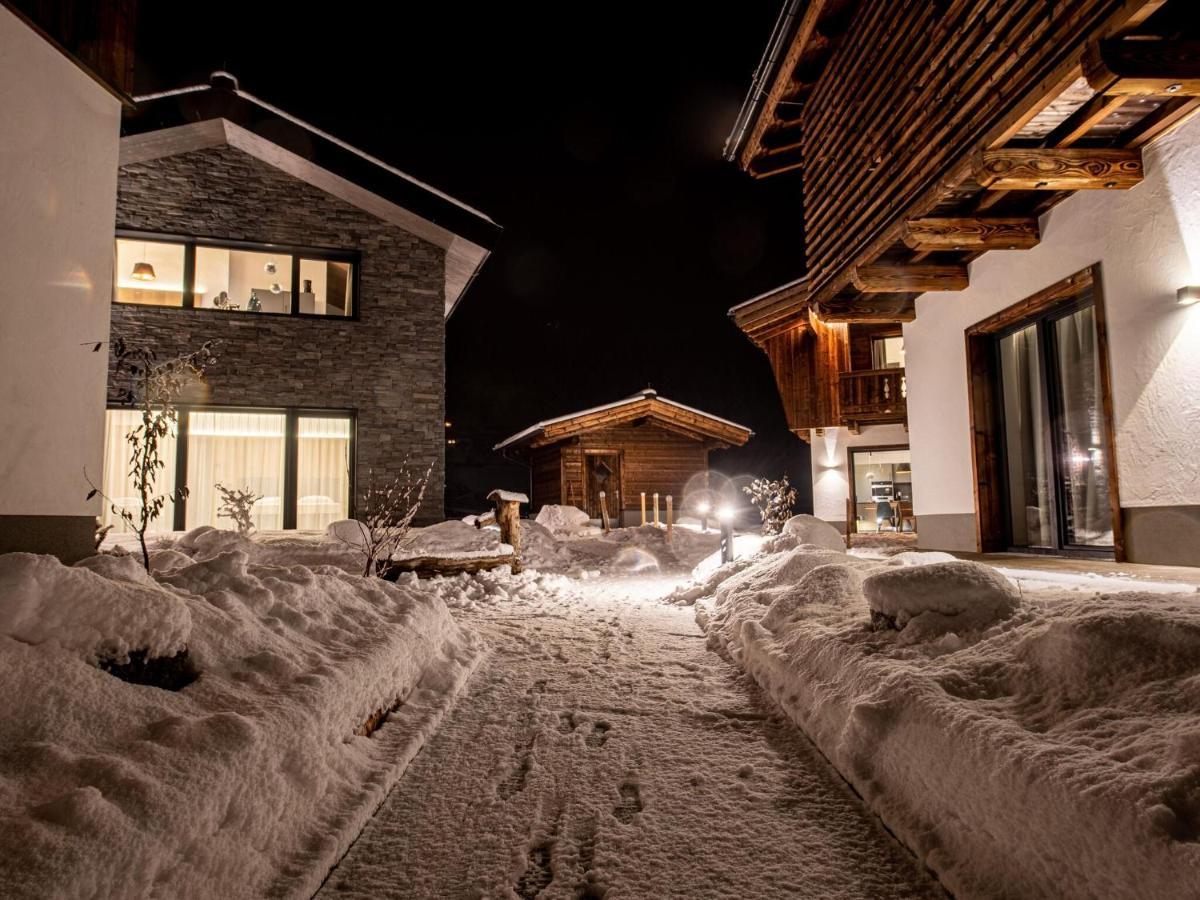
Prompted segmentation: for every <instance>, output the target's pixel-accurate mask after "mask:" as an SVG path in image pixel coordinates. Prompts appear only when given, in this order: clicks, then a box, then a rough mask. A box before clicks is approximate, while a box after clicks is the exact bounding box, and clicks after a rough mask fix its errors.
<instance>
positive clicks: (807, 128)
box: [802, 0, 1129, 295]
mask: <svg viewBox="0 0 1200 900" xmlns="http://www.w3.org/2000/svg"><path fill="white" fill-rule="evenodd" d="M1128 5H1129V4H1128V3H1124V2H1121V0H1060V2H1054V3H1048V2H1046V0H943V2H929V0H864V2H862V3H861V4H859V6H858V9H857V10H856V11H855V13H854V15H853V18H852V19H851V21H850V23H849V25H848V29H847V32H846V34H845V38H844V40H842V41H841V42H840V43H839V45H838V46H837V49H836V50H835V51H834V53H833V56H832V57H831V58H830V60H829V64H828V65H827V66H825V67H824V69H823V70H822V72H821V74H820V76H819V77H818V79H817V81H816V83H815V84H814V85H813V86H812V89H811V93H810V94H809V96H808V98H807V102H806V110H807V114H806V118H805V123H804V129H803V138H802V141H803V155H804V160H805V226H806V227H805V231H806V240H807V247H806V254H807V259H808V265H809V279H810V283H811V284H812V286H813V293H814V294H816V293H818V292H821V293H822V295H824V293H825V292H824V291H823V290H822V289H823V288H824V287H825V283H826V282H827V281H828V280H829V279H831V278H834V277H838V278H842V277H845V275H846V273H847V272H848V269H849V266H851V265H852V264H853V262H854V261H855V259H856V258H857V257H858V255H859V254H860V253H862V252H863V251H864V250H865V249H866V248H867V247H868V246H869V245H870V244H871V243H872V242H873V241H874V240H876V239H877V238H879V237H880V235H881V233H882V232H883V231H884V230H885V229H886V228H887V227H888V226H889V225H890V223H891V222H892V220H893V219H894V217H895V216H896V215H899V214H901V213H902V212H903V210H905V209H906V208H907V207H909V206H911V205H912V204H913V203H914V202H916V201H917V200H918V198H919V197H920V196H921V195H922V194H923V193H924V192H926V191H927V190H928V189H930V188H931V187H933V186H934V184H935V183H936V181H937V179H938V178H939V176H941V175H942V174H943V173H944V172H945V171H946V170H947V169H948V168H949V167H950V166H952V165H953V164H954V163H955V161H957V160H958V159H960V158H961V157H963V156H964V155H965V154H967V153H970V152H971V151H973V150H975V149H977V148H978V147H979V146H980V145H981V144H983V143H986V141H987V140H989V139H990V138H992V137H994V136H993V135H992V134H991V133H990V132H991V130H994V129H995V128H996V127H997V124H998V123H1000V122H1001V121H1002V120H1003V117H1004V116H1005V115H1006V114H1008V112H1009V111H1010V110H1012V109H1014V108H1017V107H1019V106H1020V102H1021V100H1022V99H1023V98H1026V97H1027V95H1029V94H1031V93H1033V92H1035V91H1036V90H1037V88H1038V87H1039V85H1040V84H1041V83H1042V82H1043V81H1044V80H1045V79H1047V78H1048V77H1050V76H1051V75H1052V74H1053V73H1054V72H1055V71H1056V70H1057V69H1058V68H1059V67H1061V66H1063V65H1064V64H1066V63H1069V62H1070V61H1072V60H1075V61H1077V60H1078V59H1079V57H1080V56H1081V55H1082V52H1083V47H1084V45H1085V44H1086V43H1087V41H1088V40H1089V39H1091V38H1093V37H1096V36H1099V35H1100V34H1101V33H1102V31H1103V29H1104V27H1105V26H1106V23H1108V22H1109V20H1110V19H1112V17H1113V16H1115V15H1117V14H1118V13H1119V12H1120V11H1121V9H1122V8H1123V7H1125V6H1128Z"/></svg>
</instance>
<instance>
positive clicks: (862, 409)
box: [839, 369, 908, 430]
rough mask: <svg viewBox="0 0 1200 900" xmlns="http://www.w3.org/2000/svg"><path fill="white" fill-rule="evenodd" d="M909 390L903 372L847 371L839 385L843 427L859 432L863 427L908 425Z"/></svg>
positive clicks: (842, 375) (882, 370)
mask: <svg viewBox="0 0 1200 900" xmlns="http://www.w3.org/2000/svg"><path fill="white" fill-rule="evenodd" d="M906 390H907V388H906V385H905V382H904V370H903V369H869V370H866V371H861V372H843V373H842V374H841V376H840V384H839V399H840V401H841V418H842V425H844V426H846V427H847V428H850V429H852V430H856V429H857V428H858V427H859V426H861V425H882V424H886V423H889V422H907V421H908V401H907V400H906V399H905V397H906Z"/></svg>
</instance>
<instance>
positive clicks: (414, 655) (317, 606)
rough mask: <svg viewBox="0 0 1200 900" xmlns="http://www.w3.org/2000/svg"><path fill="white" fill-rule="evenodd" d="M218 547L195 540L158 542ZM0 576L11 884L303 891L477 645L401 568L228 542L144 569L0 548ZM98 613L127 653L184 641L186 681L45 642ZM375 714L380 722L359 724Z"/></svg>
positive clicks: (5, 829)
mask: <svg viewBox="0 0 1200 900" xmlns="http://www.w3.org/2000/svg"><path fill="white" fill-rule="evenodd" d="M226 534H228V533H226ZM206 535H207V536H206ZM235 537H236V536H235ZM219 542H227V539H226V538H221V539H220V541H218V539H217V538H216V537H214V536H212V535H210V534H209V533H207V532H206V533H204V534H199V535H192V536H191V538H190V539H189V540H188V541H187V542H186V544H187V547H185V548H184V549H179V550H176V551H175V552H177V553H179V554H180V556H183V557H185V558H189V559H190V557H189V556H188V552H187V551H190V552H191V553H197V554H199V553H202V552H204V547H207V549H208V550H210V551H211V550H212V549H213V546H212V545H213V544H215V543H219ZM202 545H203V546H202ZM108 559H113V558H111V557H110V558H108ZM173 562H174V563H179V562H180V560H179V559H177V558H175V559H173ZM0 571H2V572H3V573H4V582H3V584H4V590H3V602H2V603H0V609H3V611H4V612H3V615H4V616H5V620H6V622H7V623H8V625H6V627H5V629H4V634H3V635H0V658H3V659H4V665H3V666H0V748H3V749H2V751H0V884H3V885H4V894H5V896H7V897H44V896H56V897H99V896H114V897H115V896H122V897H135V896H136V897H142V896H161V897H205V898H208V897H260V896H305V897H307V896H310V895H311V894H312V893H313V891H314V890H315V889H316V887H317V886H318V885H319V884H320V881H321V879H322V878H323V877H324V875H325V873H326V872H327V871H328V869H329V867H330V866H331V865H332V864H333V863H334V862H335V861H336V860H337V859H338V858H339V857H340V855H341V853H343V852H344V851H345V849H346V847H347V846H348V845H349V842H350V841H351V840H352V839H353V838H354V836H356V835H357V834H358V832H359V830H360V829H361V827H362V825H363V824H364V823H365V821H366V819H367V818H368V817H369V815H370V814H371V813H372V811H373V810H374V809H375V807H376V806H377V805H378V803H379V802H380V801H381V800H382V799H383V797H384V796H385V795H386V793H387V791H388V789H389V788H390V787H391V785H392V784H393V783H394V782H395V781H396V779H397V778H398V777H399V775H400V774H401V773H402V772H403V770H404V768H405V766H406V765H407V763H408V761H409V760H410V759H411V758H412V757H413V755H414V754H415V753H416V752H417V751H418V750H419V749H420V747H421V745H422V743H423V742H424V740H425V739H426V738H427V736H428V735H429V734H430V733H431V731H432V730H433V729H434V728H435V727H436V725H437V723H438V721H439V719H440V717H441V715H442V714H443V712H444V711H445V709H446V708H447V706H448V704H449V703H450V702H451V701H452V699H453V697H454V696H455V695H456V693H457V692H458V690H459V688H460V687H461V685H462V683H463V682H464V680H465V679H466V677H467V675H468V674H469V673H470V671H471V669H472V667H473V666H474V665H475V664H476V662H477V660H478V658H479V654H480V647H479V644H478V643H477V641H476V640H475V639H474V638H472V637H471V636H470V635H468V634H466V633H464V632H463V631H462V630H461V629H460V628H459V627H458V626H457V625H455V623H454V621H453V620H452V619H451V616H450V613H449V610H448V609H447V606H446V604H445V602H444V601H443V600H442V599H441V598H440V597H438V596H437V594H436V593H435V592H432V591H429V590H426V589H425V588H424V587H423V585H422V584H421V583H418V582H416V581H415V579H413V580H408V581H406V582H405V583H403V584H399V585H393V584H390V583H387V582H385V581H382V580H379V579H363V578H359V577H356V576H353V575H350V574H348V573H346V572H343V571H341V570H339V569H337V568H335V567H321V568H318V569H316V570H313V569H309V568H305V567H301V566H272V565H260V564H257V563H256V562H254V561H253V560H252V559H251V557H250V555H249V554H248V553H247V552H245V551H244V550H242V549H233V550H228V551H224V552H217V553H215V555H213V556H212V557H211V558H207V559H200V560H192V561H190V562H189V563H188V564H183V565H173V566H171V567H170V569H169V572H168V573H167V574H163V575H161V576H159V578H158V580H157V583H149V582H146V583H137V582H136V581H133V580H129V579H128V578H125V577H119V576H124V575H127V574H128V572H127V571H126V570H125V569H124V567H123V564H121V563H119V562H118V563H113V562H109V561H107V560H105V561H90V562H88V563H87V564H86V565H85V566H83V567H79V568H67V567H64V566H61V565H60V564H59V563H58V562H57V561H55V560H53V559H51V558H48V557H28V556H24V555H16V556H15V557H13V556H5V557H0ZM101 573H106V574H108V575H110V576H111V577H104V576H103V575H102V574H101ZM151 604H154V605H153V607H151ZM151 608H153V610H154V613H155V614H154V615H153V616H150V615H149V612H148V610H150V609H151ZM13 610H17V612H16V613H14V612H13ZM123 617H124V618H123ZM130 617H133V618H130ZM30 619H32V620H36V622H37V628H38V629H41V630H40V631H30V627H29V626H25V625H21V624H20V623H22V622H25V621H27V620H30ZM97 621H101V622H103V623H104V627H103V628H100V627H94V623H95V622H97ZM164 621H165V622H167V623H170V624H171V628H167V627H166V626H165V625H164ZM188 621H190V631H186V630H185V629H184V623H186V622H188ZM14 623H15V624H14ZM115 623H119V625H120V628H121V629H124V631H123V632H122V634H123V636H124V640H125V644H126V645H128V646H131V647H132V646H135V645H137V644H139V643H143V642H144V641H145V640H147V639H148V637H149V638H153V639H154V640H155V641H157V642H158V643H159V645H160V648H161V649H169V648H170V647H173V646H175V645H177V644H178V643H180V642H182V641H183V640H184V639H186V643H187V646H188V651H189V657H190V659H191V660H192V661H193V662H194V663H195V664H196V667H197V668H198V670H199V673H200V675H199V678H198V679H197V680H196V681H194V682H193V683H191V684H190V685H188V686H187V687H185V688H184V689H183V690H181V691H179V692H176V693H172V692H168V691H163V690H159V689H157V688H152V687H145V686H135V685H131V684H127V683H125V682H122V681H119V680H117V679H116V678H114V677H112V676H111V675H108V674H106V673H104V672H102V671H101V670H99V669H97V668H95V667H94V666H92V665H89V664H88V663H87V662H86V661H85V659H84V655H85V654H84V652H83V648H82V646H81V645H80V646H76V645H75V641H74V640H73V639H72V640H71V641H70V642H64V640H63V637H62V635H63V634H67V635H75V634H81V635H87V634H91V633H92V631H95V632H96V633H98V634H108V633H110V632H112V631H113V630H114V628H117V624H115ZM14 634H16V635H17V636H16V637H14V636H13V635H14ZM382 709H392V712H391V713H390V714H389V715H388V719H387V722H386V724H384V725H383V727H382V728H380V729H379V730H378V731H377V732H375V734H374V735H373V736H372V737H362V736H356V732H357V731H359V729H360V728H361V727H362V726H363V725H364V723H365V722H366V721H367V720H368V718H369V717H371V716H372V715H373V714H375V713H377V712H379V711H380V710H382Z"/></svg>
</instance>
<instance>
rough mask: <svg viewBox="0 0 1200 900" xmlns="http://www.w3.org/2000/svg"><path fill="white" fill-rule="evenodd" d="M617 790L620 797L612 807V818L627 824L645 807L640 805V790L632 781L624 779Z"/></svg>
mask: <svg viewBox="0 0 1200 900" xmlns="http://www.w3.org/2000/svg"><path fill="white" fill-rule="evenodd" d="M617 792H618V793H619V794H620V795H621V799H620V801H619V802H618V803H617V805H616V806H614V807H613V818H614V819H616V820H617V821H618V822H620V823H622V824H623V825H628V824H629V823H630V822H632V821H633V817H634V816H636V815H637V814H638V813H640V812H641V811H642V810H643V809H645V807H644V806H643V805H642V792H641V791H640V790H639V789H638V786H637V785H636V784H634V783H633V782H632V781H626V782H625V783H624V784H622V785H621V786H620V787H619V788H618V789H617Z"/></svg>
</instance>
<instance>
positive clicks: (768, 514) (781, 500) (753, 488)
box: [742, 475, 796, 534]
mask: <svg viewBox="0 0 1200 900" xmlns="http://www.w3.org/2000/svg"><path fill="white" fill-rule="evenodd" d="M742 490H743V491H745V492H746V493H747V494H749V495H750V499H751V500H752V501H754V505H755V506H757V507H758V513H759V515H760V516H762V533H763V534H779V532H781V531H783V526H784V523H785V522H787V520H788V519H790V518H791V517H792V506H793V505H794V504H795V502H796V491H795V490H794V489H793V488H792V486H791V485H790V484H789V483H788V477H787V476H786V475H784V476H783V477H782V478H780V479H779V480H778V481H771V480H770V479H769V478H756V479H754V481H753V482H751V483H750V484H749V485H748V486H747V487H744V488H742Z"/></svg>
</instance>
